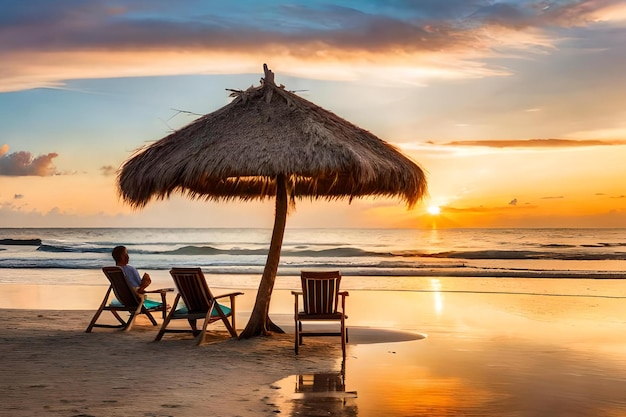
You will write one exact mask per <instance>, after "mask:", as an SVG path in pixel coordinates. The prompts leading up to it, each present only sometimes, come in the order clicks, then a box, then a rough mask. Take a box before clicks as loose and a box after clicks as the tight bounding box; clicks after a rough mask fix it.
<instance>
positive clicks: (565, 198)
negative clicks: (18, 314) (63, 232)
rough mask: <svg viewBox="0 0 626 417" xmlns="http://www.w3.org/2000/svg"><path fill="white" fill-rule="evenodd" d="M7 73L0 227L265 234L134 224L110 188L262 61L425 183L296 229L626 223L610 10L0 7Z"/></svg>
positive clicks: (3, 77) (182, 205)
mask: <svg viewBox="0 0 626 417" xmlns="http://www.w3.org/2000/svg"><path fill="white" fill-rule="evenodd" d="M0 61H1V62H2V63H3V64H2V69H0V125H1V126H2V129H1V130H0V227H12V226H19V227H28V226H38V227H39V226H59V227H65V226H197V225H199V226H220V225H225V226H236V225H244V226H262V227H269V226H271V218H272V206H271V204H267V203H266V204H262V203H252V204H251V203H245V204H243V203H229V204H215V203H206V202H188V201H186V200H184V199H182V198H178V197H175V198H173V200H172V201H168V202H156V203H154V204H151V205H149V206H148V207H147V208H146V209H145V210H143V211H141V212H134V211H132V210H130V208H129V207H128V206H126V205H125V204H123V202H121V201H119V199H118V197H117V194H116V189H115V175H114V173H115V170H116V169H117V168H118V167H119V166H120V165H121V164H122V163H123V161H124V160H126V159H127V158H129V157H130V156H131V155H132V153H133V152H134V151H135V150H136V149H137V148H139V147H141V146H143V145H145V144H147V143H149V142H151V141H154V140H158V139H160V138H161V137H163V136H166V135H167V134H168V133H169V132H171V130H172V129H176V128H178V127H181V126H183V125H184V124H186V123H188V122H190V121H192V120H193V118H194V117H196V116H194V114H205V113H209V112H211V111H214V110H217V109H218V108H219V107H221V106H223V105H224V104H226V103H228V101H229V98H228V91H226V89H227V88H232V89H245V88H247V87H249V86H250V85H258V83H259V79H260V77H261V76H262V65H263V63H267V64H268V65H269V66H270V68H271V69H272V70H273V71H274V72H275V73H276V81H277V82H278V83H282V84H284V85H285V86H286V88H288V89H290V90H295V91H297V92H298V94H300V95H302V96H303V97H305V98H306V99H308V100H310V101H313V102H315V103H316V104H318V105H321V106H322V107H324V108H326V109H328V110H331V111H333V112H335V113H337V114H338V115H340V116H341V117H344V118H346V119H347V120H349V121H351V122H353V123H355V124H357V125H359V126H361V127H363V128H365V129H368V130H370V131H372V132H373V133H375V134H376V135H378V136H379V137H381V138H383V139H385V140H387V141H388V142H391V143H393V144H395V145H396V146H398V147H399V148H400V149H402V150H403V151H404V152H405V153H407V154H408V155H409V156H410V157H412V158H413V159H415V160H416V161H417V162H418V163H420V165H422V166H423V167H424V168H425V169H426V170H427V171H428V175H429V184H430V185H429V189H430V192H429V195H428V196H427V198H426V199H425V201H424V204H422V205H421V206H420V207H418V208H417V209H415V210H414V211H411V212H407V211H406V210H405V209H404V207H403V206H402V205H399V204H398V203H397V202H395V201H387V200H368V199H366V200H361V201H356V202H353V203H352V204H350V205H349V204H348V203H347V202H336V203H326V202H314V203H310V202H302V203H299V205H298V210H297V211H296V212H295V213H293V214H292V215H291V218H290V219H289V223H288V225H292V226H295V227H313V226H319V227H337V226H353V227H432V226H434V225H435V224H436V225H437V226H439V227H446V226H459V227H520V226H524V227H541V226H551V225H553V226H560V227H612V226H615V225H618V226H626V197H625V195H626V190H625V189H624V188H625V186H624V185H623V184H624V181H623V178H626V168H625V167H624V164H623V163H622V161H623V160H624V158H625V157H626V117H625V116H626V114H625V113H626V110H625V109H626V94H625V93H624V88H623V86H624V85H626V75H625V73H626V71H624V70H623V68H626V4H624V2H621V1H609V0H601V1H482V0H463V1H461V0H458V1H457V0H453V1H447V0H428V1H385V2H382V1H381V2H372V1H344V2H317V1H306V2H305V1H292V2H289V3H283V2H280V1H265V2H258V1H237V2H217V1H181V2H171V1H136V2H121V1H109V0H96V1H89V2H84V1H66V0H60V1H43V0H29V1H21V0H20V1H13V0H9V1H7V0H4V1H3V2H2V3H1V4H0ZM179 110H182V111H183V112H179ZM431 205H432V206H434V205H436V206H439V207H441V214H440V215H439V216H437V218H436V219H435V218H433V216H432V215H429V214H428V213H427V211H426V209H427V208H428V207H429V206H431ZM181 213H185V215H184V216H181ZM251 213H252V215H251Z"/></svg>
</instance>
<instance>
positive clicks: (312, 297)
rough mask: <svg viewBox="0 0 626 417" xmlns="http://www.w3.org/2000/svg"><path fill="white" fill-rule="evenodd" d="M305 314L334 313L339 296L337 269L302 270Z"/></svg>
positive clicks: (339, 277) (339, 276)
mask: <svg viewBox="0 0 626 417" xmlns="http://www.w3.org/2000/svg"><path fill="white" fill-rule="evenodd" d="M300 278H301V280H302V295H303V300H304V312H305V314H334V313H336V312H337V301H338V298H339V283H340V282H341V273H340V272H339V271H302V272H301V273H300Z"/></svg>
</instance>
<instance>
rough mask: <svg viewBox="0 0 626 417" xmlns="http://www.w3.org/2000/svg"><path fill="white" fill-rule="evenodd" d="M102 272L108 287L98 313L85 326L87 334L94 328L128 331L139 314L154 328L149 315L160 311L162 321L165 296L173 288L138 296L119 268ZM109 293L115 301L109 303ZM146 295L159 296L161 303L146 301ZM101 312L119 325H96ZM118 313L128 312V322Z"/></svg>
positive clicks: (152, 318)
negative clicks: (107, 314)
mask: <svg viewBox="0 0 626 417" xmlns="http://www.w3.org/2000/svg"><path fill="white" fill-rule="evenodd" d="M102 272H104V275H105V276H106V277H107V278H108V280H109V283H110V285H109V289H108V290H107V292H106V294H105V295H104V299H103V300H102V303H101V304H100V307H99V308H98V311H96V314H94V316H93V318H92V319H91V322H90V323H89V326H87V330H85V331H86V332H87V333H90V332H91V330H92V329H93V328H94V327H108V328H122V329H124V330H125V331H128V330H130V329H131V327H132V326H133V324H134V322H135V319H136V318H137V316H138V315H139V314H145V315H146V316H147V317H148V319H149V320H150V322H151V323H152V325H153V326H156V325H157V322H156V320H155V319H154V317H153V316H152V314H151V313H153V312H156V311H161V312H162V313H163V319H165V314H166V310H167V303H166V299H165V297H166V296H165V294H166V293H167V292H169V291H173V288H164V289H159V290H153V291H146V292H145V293H143V294H138V293H137V291H135V289H134V288H133V287H132V286H131V285H130V283H129V282H128V280H127V279H126V276H125V275H124V271H123V270H122V268H120V267H119V266H105V267H104V268H102ZM111 291H113V294H115V299H113V300H111V301H109V297H110V295H111ZM146 294H161V302H157V301H152V300H148V299H147V298H146ZM103 311H110V312H111V313H112V314H113V315H114V316H115V318H116V319H117V320H118V321H119V322H120V324H97V323H96V322H97V321H98V318H99V317H100V315H101V314H102V312H103ZM119 311H127V312H129V313H130V317H129V318H128V320H124V319H123V318H122V317H121V316H120V315H119V314H118V312H119Z"/></svg>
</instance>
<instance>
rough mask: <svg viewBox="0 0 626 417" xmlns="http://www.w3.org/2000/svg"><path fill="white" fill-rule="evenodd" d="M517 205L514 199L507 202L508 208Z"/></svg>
mask: <svg viewBox="0 0 626 417" xmlns="http://www.w3.org/2000/svg"><path fill="white" fill-rule="evenodd" d="M516 205H517V198H514V199H513V200H511V201H509V206H516Z"/></svg>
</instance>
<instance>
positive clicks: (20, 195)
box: [13, 194, 24, 200]
mask: <svg viewBox="0 0 626 417" xmlns="http://www.w3.org/2000/svg"><path fill="white" fill-rule="evenodd" d="M13 198H14V199H16V200H19V199H22V198H24V194H15V195H14V196H13Z"/></svg>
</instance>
